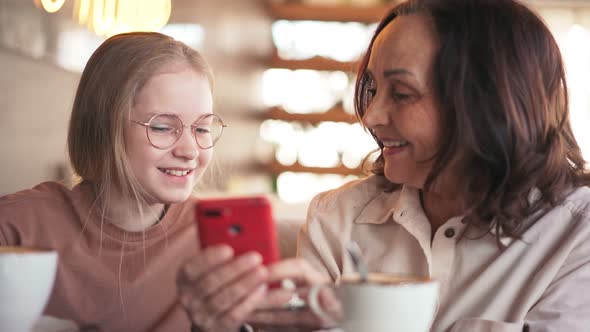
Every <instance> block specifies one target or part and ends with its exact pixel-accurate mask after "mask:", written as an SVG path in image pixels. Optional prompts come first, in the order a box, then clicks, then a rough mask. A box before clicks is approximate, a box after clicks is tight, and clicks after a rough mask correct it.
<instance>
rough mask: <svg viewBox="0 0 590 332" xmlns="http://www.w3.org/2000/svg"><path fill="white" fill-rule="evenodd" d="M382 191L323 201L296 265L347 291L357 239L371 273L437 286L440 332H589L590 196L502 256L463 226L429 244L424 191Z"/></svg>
mask: <svg viewBox="0 0 590 332" xmlns="http://www.w3.org/2000/svg"><path fill="white" fill-rule="evenodd" d="M378 181H380V178H379V177H377V176H372V177H369V178H367V179H364V180H359V181H354V182H351V183H349V184H347V185H345V186H343V187H341V188H339V189H336V190H333V191H329V192H326V193H322V194H320V195H318V196H316V197H315V198H314V199H313V201H312V202H311V203H310V207H309V212H308V218H307V219H308V220H307V223H306V224H305V225H304V226H303V227H302V229H301V231H300V234H299V240H298V256H300V257H303V258H305V259H307V260H309V262H310V263H311V264H312V265H313V266H314V267H315V268H316V269H318V270H319V271H322V272H323V273H325V274H326V275H329V276H330V277H331V278H332V279H333V280H335V281H339V279H340V277H341V276H342V274H346V273H350V272H352V268H351V266H350V262H349V260H348V259H345V258H343V255H342V253H343V249H342V248H343V244H344V243H347V242H348V241H349V240H350V239H353V240H355V241H356V242H358V244H359V246H360V247H361V249H362V251H363V254H364V256H365V257H366V259H367V261H368V265H369V270H370V271H371V272H386V273H398V274H413V275H419V276H430V277H433V278H436V279H437V280H438V281H439V282H440V285H441V288H440V294H439V306H438V309H437V314H436V317H435V320H434V322H433V325H432V329H431V331H433V332H439V331H453V332H474V331H475V332H477V331H489V332H509V331H515V332H516V331H519V332H520V331H522V329H523V325H524V323H525V322H526V323H527V324H528V325H529V326H530V331H534V332H564V331H567V332H573V331H590V218H589V217H588V216H587V213H588V211H589V208H588V204H590V189H589V188H585V187H584V188H578V189H576V190H574V191H572V193H570V194H569V195H568V196H567V198H566V200H565V201H564V202H563V203H561V204H560V205H559V206H557V207H555V208H554V209H552V210H551V211H549V212H548V213H546V214H545V215H544V216H542V217H541V218H540V219H539V220H538V221H536V222H535V223H534V224H533V225H532V226H531V227H530V228H529V229H528V230H527V231H526V232H525V234H524V235H523V237H522V239H518V240H512V239H510V238H502V241H503V243H504V244H506V245H507V247H506V248H505V249H499V247H498V245H497V241H496V237H495V235H493V234H489V233H488V234H485V231H482V230H480V229H476V228H474V227H470V228H466V225H465V224H463V223H462V222H461V219H462V218H461V217H455V218H451V219H450V220H448V221H447V222H446V223H445V224H444V225H442V226H441V227H440V228H439V229H438V230H437V231H436V233H435V234H434V237H432V240H431V236H432V234H431V227H430V223H429V222H428V220H427V218H426V216H425V214H424V211H423V210H422V207H421V204H420V202H419V197H418V191H417V190H416V189H412V188H408V187H404V188H403V189H401V190H398V191H396V192H393V193H385V192H383V190H382V189H380V188H379V187H378ZM529 199H535V197H529ZM574 212H583V213H584V216H583V217H582V218H574ZM462 233H465V234H464V235H465V236H463V237H460V235H461V234H462ZM484 234H485V235H484ZM459 238H461V239H459Z"/></svg>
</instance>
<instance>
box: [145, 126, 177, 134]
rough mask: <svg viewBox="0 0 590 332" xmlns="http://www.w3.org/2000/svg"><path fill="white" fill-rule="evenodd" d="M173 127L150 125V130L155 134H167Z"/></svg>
mask: <svg viewBox="0 0 590 332" xmlns="http://www.w3.org/2000/svg"><path fill="white" fill-rule="evenodd" d="M174 129H175V128H174V127H169V126H158V125H155V126H150V131H151V132H153V133H156V134H168V133H172V132H173V131H174Z"/></svg>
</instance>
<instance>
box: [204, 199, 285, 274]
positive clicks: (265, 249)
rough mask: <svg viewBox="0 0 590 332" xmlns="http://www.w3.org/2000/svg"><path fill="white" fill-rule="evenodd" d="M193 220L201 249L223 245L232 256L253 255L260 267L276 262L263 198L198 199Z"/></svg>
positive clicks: (271, 222)
mask: <svg viewBox="0 0 590 332" xmlns="http://www.w3.org/2000/svg"><path fill="white" fill-rule="evenodd" d="M195 220H196V222H197V229H198V234H199V242H200V245H201V248H205V247H208V246H212V245H216V244H221V243H225V244H228V245H229V246H231V247H232V248H233V250H234V253H235V255H236V256H237V255H240V254H243V253H245V252H248V251H257V252H259V253H260V255H262V258H263V263H264V264H269V263H272V262H276V261H278V260H279V248H278V244H277V239H276V237H277V232H276V229H275V224H274V220H273V217H272V207H271V204H270V201H269V200H268V199H267V198H266V197H263V196H253V197H234V198H217V199H200V200H197V202H196V208H195Z"/></svg>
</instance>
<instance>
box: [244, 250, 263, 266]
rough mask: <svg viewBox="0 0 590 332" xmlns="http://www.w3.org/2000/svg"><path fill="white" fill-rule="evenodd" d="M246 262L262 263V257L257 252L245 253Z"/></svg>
mask: <svg viewBox="0 0 590 332" xmlns="http://www.w3.org/2000/svg"><path fill="white" fill-rule="evenodd" d="M246 255H247V258H246V259H247V260H248V262H249V263H251V264H260V263H262V256H261V255H260V254H259V253H257V252H250V253H247V254H246Z"/></svg>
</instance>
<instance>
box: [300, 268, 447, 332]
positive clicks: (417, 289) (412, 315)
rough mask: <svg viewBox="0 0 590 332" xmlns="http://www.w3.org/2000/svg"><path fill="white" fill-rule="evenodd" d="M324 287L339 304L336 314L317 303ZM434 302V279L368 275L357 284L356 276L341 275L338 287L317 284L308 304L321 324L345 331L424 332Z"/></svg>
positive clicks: (435, 286) (431, 317) (435, 304)
mask: <svg viewBox="0 0 590 332" xmlns="http://www.w3.org/2000/svg"><path fill="white" fill-rule="evenodd" d="M326 287H329V288H332V289H333V290H334V291H335V295H336V297H337V298H338V300H339V301H340V304H341V306H342V308H341V309H342V311H341V313H340V314H339V315H335V314H334V313H333V312H330V311H328V310H326V309H325V308H322V306H321V304H320V301H319V294H320V291H321V290H322V289H324V288H326ZM437 299H438V282H437V281H435V280H432V279H429V278H420V277H402V276H396V275H387V274H378V273H371V274H369V278H368V281H367V282H366V283H360V282H359V278H358V276H344V277H343V278H342V280H341V282H340V284H339V285H333V284H328V285H326V284H324V285H316V286H314V287H312V289H311V290H310V293H309V297H308V304H309V306H310V308H311V310H312V311H313V312H314V313H315V314H316V315H317V316H318V317H320V318H321V319H322V320H323V321H324V322H331V323H336V324H338V325H340V327H341V328H342V329H343V330H344V331H346V332H364V331H371V332H392V331H403V332H427V331H429V330H430V325H431V324H432V320H433V319H434V313H435V311H436V306H437Z"/></svg>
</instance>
